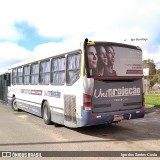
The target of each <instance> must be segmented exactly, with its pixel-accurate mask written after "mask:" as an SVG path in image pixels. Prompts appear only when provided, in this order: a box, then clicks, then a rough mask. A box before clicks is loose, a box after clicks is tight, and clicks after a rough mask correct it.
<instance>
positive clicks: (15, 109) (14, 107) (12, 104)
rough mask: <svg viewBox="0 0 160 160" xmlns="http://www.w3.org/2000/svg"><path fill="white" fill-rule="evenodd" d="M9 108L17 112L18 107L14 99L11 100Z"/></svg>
mask: <svg viewBox="0 0 160 160" xmlns="http://www.w3.org/2000/svg"><path fill="white" fill-rule="evenodd" d="M11 108H12V109H13V110H14V111H18V110H19V109H18V106H17V100H16V98H13V99H12V103H11Z"/></svg>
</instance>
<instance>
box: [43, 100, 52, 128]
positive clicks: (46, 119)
mask: <svg viewBox="0 0 160 160" xmlns="http://www.w3.org/2000/svg"><path fill="white" fill-rule="evenodd" d="M43 120H44V123H45V124H47V125H50V124H52V121H51V110H50V108H49V104H48V102H47V101H45V102H44V103H43Z"/></svg>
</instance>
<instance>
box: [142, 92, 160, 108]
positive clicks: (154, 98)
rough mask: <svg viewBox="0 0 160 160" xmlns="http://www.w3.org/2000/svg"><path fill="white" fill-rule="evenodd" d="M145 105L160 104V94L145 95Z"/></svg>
mask: <svg viewBox="0 0 160 160" xmlns="http://www.w3.org/2000/svg"><path fill="white" fill-rule="evenodd" d="M145 105H146V106H148V105H149V106H150V105H153V106H155V107H156V106H160V95H145Z"/></svg>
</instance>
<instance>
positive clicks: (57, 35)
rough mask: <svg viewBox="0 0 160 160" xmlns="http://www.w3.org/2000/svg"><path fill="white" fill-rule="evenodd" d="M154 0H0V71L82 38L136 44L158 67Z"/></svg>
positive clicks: (159, 36) (159, 31) (159, 32)
mask: <svg viewBox="0 0 160 160" xmlns="http://www.w3.org/2000/svg"><path fill="white" fill-rule="evenodd" d="M159 8H160V1H159V0H112V1H111V0H0V74H2V73H4V72H6V71H7V69H8V67H9V66H10V65H13V64H16V63H19V62H22V61H25V60H28V59H32V58H36V57H44V56H51V55H52V54H53V52H56V51H59V52H66V51H69V49H70V48H72V46H79V44H80V42H81V41H83V40H84V39H85V38H88V39H89V40H95V41H111V42H119V43H126V44H132V45H137V46H140V47H141V48H142V50H143V60H144V59H153V60H154V62H155V63H156V64H158V65H159V66H160V63H159V62H160V56H159V53H160V20H159V17H160V9H159Z"/></svg>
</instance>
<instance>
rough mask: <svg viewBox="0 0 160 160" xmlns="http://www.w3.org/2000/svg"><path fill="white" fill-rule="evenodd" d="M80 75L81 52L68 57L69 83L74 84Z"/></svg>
mask: <svg viewBox="0 0 160 160" xmlns="http://www.w3.org/2000/svg"><path fill="white" fill-rule="evenodd" d="M79 77H80V54H74V55H68V57H67V84H68V85H72V84H74V83H75V82H76V81H77V80H78V79H79Z"/></svg>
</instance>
